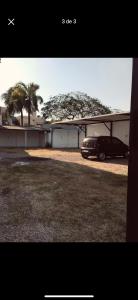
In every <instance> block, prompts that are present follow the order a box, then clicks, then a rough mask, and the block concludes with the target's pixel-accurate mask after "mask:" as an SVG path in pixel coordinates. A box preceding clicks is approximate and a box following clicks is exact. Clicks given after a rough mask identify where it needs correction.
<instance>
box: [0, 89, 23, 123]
mask: <svg viewBox="0 0 138 300" xmlns="http://www.w3.org/2000/svg"><path fill="white" fill-rule="evenodd" d="M2 99H3V100H4V102H5V105H6V106H7V112H8V114H9V115H11V114H12V115H14V114H15V113H19V112H20V114H21V126H23V108H24V101H25V93H24V91H23V90H22V89H21V88H20V87H19V86H18V84H16V85H15V86H14V87H11V88H9V89H8V91H7V92H6V93H4V94H2Z"/></svg>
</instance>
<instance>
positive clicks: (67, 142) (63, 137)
mask: <svg viewBox="0 0 138 300" xmlns="http://www.w3.org/2000/svg"><path fill="white" fill-rule="evenodd" d="M52 147H53V148H77V147H78V132H77V130H65V129H54V130H53V138H52Z"/></svg>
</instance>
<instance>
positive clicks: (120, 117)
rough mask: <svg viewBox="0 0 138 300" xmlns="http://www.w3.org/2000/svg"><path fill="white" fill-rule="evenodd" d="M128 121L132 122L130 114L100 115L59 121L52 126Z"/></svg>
mask: <svg viewBox="0 0 138 300" xmlns="http://www.w3.org/2000/svg"><path fill="white" fill-rule="evenodd" d="M127 120H130V112H124V113H113V114H106V115H99V116H93V117H90V118H81V119H76V120H69V121H68V120H66V121H59V122H54V123H52V124H57V125H58V124H61V125H62V124H63V125H64V124H66V125H89V124H96V123H105V122H115V121H127Z"/></svg>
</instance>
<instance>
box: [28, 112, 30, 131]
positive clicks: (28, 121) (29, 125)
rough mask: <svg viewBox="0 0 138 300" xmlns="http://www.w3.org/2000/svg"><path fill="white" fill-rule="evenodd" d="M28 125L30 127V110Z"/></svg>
mask: <svg viewBox="0 0 138 300" xmlns="http://www.w3.org/2000/svg"><path fill="white" fill-rule="evenodd" d="M28 127H30V111H28Z"/></svg>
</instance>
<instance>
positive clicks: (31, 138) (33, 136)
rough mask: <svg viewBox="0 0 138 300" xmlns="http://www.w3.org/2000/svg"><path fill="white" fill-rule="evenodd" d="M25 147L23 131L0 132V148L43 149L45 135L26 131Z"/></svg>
mask: <svg viewBox="0 0 138 300" xmlns="http://www.w3.org/2000/svg"><path fill="white" fill-rule="evenodd" d="M26 132H27V145H26V143H25V131H24V130H11V129H10V130H6V129H5V130H0V147H28V148H29V147H30V148H36V147H38V148H39V147H45V134H44V132H40V131H26Z"/></svg>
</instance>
